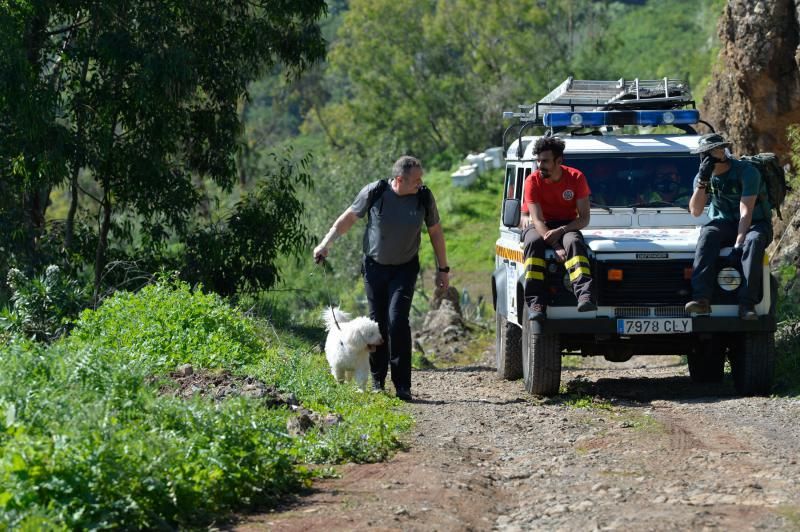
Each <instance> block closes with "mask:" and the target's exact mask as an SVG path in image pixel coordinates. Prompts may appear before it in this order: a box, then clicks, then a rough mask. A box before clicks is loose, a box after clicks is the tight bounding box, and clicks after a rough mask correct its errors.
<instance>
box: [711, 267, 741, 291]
mask: <svg viewBox="0 0 800 532" xmlns="http://www.w3.org/2000/svg"><path fill="white" fill-rule="evenodd" d="M717 283H718V284H719V287H720V288H722V289H723V290H725V291H726V292H733V291H734V290H736V289H737V288H739V285H741V284H742V276H741V274H740V273H739V270H737V269H736V268H731V267H727V268H722V269H721V270H720V271H719V273H718V274H717Z"/></svg>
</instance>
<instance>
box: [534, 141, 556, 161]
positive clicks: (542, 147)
mask: <svg viewBox="0 0 800 532" xmlns="http://www.w3.org/2000/svg"><path fill="white" fill-rule="evenodd" d="M543 151H551V152H553V159H558V158H559V157H561V156H562V155H564V141H563V140H561V139H560V138H558V137H539V139H538V140H537V141H536V144H534V145H533V153H534V154H536V155H539V154H540V153H542V152H543Z"/></svg>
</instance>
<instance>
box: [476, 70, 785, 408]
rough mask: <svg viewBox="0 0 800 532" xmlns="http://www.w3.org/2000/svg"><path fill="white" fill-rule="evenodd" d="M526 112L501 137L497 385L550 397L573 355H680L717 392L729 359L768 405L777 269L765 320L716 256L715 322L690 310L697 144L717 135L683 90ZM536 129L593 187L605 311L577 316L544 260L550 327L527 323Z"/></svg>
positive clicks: (657, 85) (557, 272)
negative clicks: (526, 236) (706, 133)
mask: <svg viewBox="0 0 800 532" xmlns="http://www.w3.org/2000/svg"><path fill="white" fill-rule="evenodd" d="M520 107H521V109H520V111H519V112H512V113H505V117H506V118H512V119H513V118H517V119H519V121H518V123H515V124H513V125H511V126H510V127H509V128H508V129H507V130H506V134H505V136H504V143H503V144H504V153H505V155H506V172H505V184H504V198H503V205H502V212H501V217H502V220H501V226H500V236H499V238H498V239H497V242H496V245H495V256H496V260H495V271H494V273H493V275H492V280H491V282H492V300H493V303H494V308H495V312H496V325H497V333H496V334H497V342H496V344H497V356H496V365H497V372H498V375H499V376H500V377H502V378H504V379H518V378H520V377H522V378H524V383H525V388H526V389H527V390H528V391H529V392H530V393H533V394H537V395H553V394H557V393H558V391H559V387H560V379H561V358H562V356H563V355H565V354H576V355H582V356H602V357H605V358H606V359H607V360H610V361H614V362H623V361H626V360H628V359H630V358H631V357H632V356H634V355H673V354H674V355H686V356H687V358H688V364H689V374H690V377H691V379H692V381H695V382H698V383H707V382H718V381H721V380H722V379H723V376H724V365H725V360H726V358H727V359H728V360H729V362H730V366H731V370H732V374H733V380H734V384H735V387H736V389H737V391H738V392H739V393H741V394H744V395H754V394H765V393H767V392H768V391H769V389H770V386H771V383H772V372H773V366H774V357H775V347H774V331H775V328H776V323H775V312H774V306H775V298H776V286H777V285H776V283H775V281H774V279H772V278H771V276H770V272H769V268H767V267H765V268H764V273H763V279H762V282H763V291H762V293H763V298H762V299H761V301H760V302H759V303H758V304H757V305H756V307H755V309H756V313H757V314H758V319H757V320H753V321H744V320H741V319H739V317H738V304H737V290H738V289H739V287H740V285H741V284H742V283H741V281H742V272H741V271H740V268H741V266H740V265H738V264H729V263H728V262H727V260H726V257H727V255H728V253H729V251H730V248H723V249H722V250H721V251H720V257H719V259H718V261H717V264H716V268H717V283H716V287H715V290H714V294H713V296H712V299H711V309H712V311H711V314H710V315H704V316H698V315H692V314H688V313H686V312H685V310H684V305H685V304H686V303H687V302H688V301H689V300H690V299H691V296H692V293H691V276H692V264H693V259H694V254H695V247H696V245H697V240H698V237H699V235H700V228H701V226H702V225H703V224H705V223H706V222H707V221H708V218H707V215H706V212H707V208H706V211H704V214H703V215H701V216H699V217H693V216H692V215H691V214H690V213H689V210H688V202H689V198H690V197H691V193H692V187H693V179H694V176H695V174H696V172H697V167H698V163H699V158H698V156H697V155H692V154H691V153H690V150H692V149H693V148H695V147H696V146H697V142H698V138H699V136H698V134H697V132H696V130H695V126H696V125H697V124H698V123H703V124H705V125H706V126H708V127H709V128H711V126H710V125H709V124H707V123H705V122H702V121H701V120H700V117H699V113H698V111H697V110H696V109H695V108H694V107H695V105H694V102H693V101H692V99H691V95H690V93H689V90H688V86H687V85H686V84H685V83H683V82H682V81H680V80H674V79H661V80H638V79H636V80H633V81H626V80H617V81H589V80H574V79H572V78H569V79H567V80H566V81H565V82H564V83H562V84H561V85H560V86H559V87H558V88H556V89H555V90H554V91H553V92H551V93H550V94H548V95H547V96H546V97H545V98H543V99H542V100H540V101H539V102H537V103H536V104H534V105H529V106H520ZM532 127H538V128H539V129H540V130H541V129H545V130H546V131H545V134H549V135H559V136H560V137H562V138H563V139H564V141H565V143H566V149H565V152H564V164H567V165H569V166H572V167H575V168H578V169H579V170H581V171H582V172H583V173H584V174H585V175H586V177H587V180H588V182H589V187H590V189H591V197H590V202H591V203H590V204H591V221H590V224H589V225H588V227H586V228H585V229H583V231H582V232H583V235H584V237H585V240H586V243H587V245H588V247H589V253H590V257H589V258H590V262H591V270H592V275H593V278H594V290H595V298H596V303H597V310H596V311H591V312H581V313H579V312H577V310H576V299H575V296H574V294H573V293H572V289H571V285H570V282H569V276H568V275H567V273H566V271H565V269H564V267H563V265H562V264H560V263H558V262H556V261H555V259H554V255H553V253H552V251H551V250H548V252H547V253H548V254H547V255H546V261H547V274H546V277H547V286H548V288H547V290H548V297H549V302H548V304H547V314H546V319H545V320H544V321H542V322H539V321H530V320H528V319H527V312H526V309H525V300H524V291H523V284H524V261H523V251H522V245H521V243H520V234H521V230H520V228H519V221H520V206H521V202H522V195H523V182H524V180H525V178H526V177H527V176H528V175H529V174H530V173H531V172H532V171H534V170H535V169H536V157H535V155H534V153H533V146H534V142H535V141H536V139H537V138H538V137H537V136H532V135H526V134H525V133H526V131H527V130H528V129H529V128H532ZM653 129H655V131H652V130H653ZM711 129H712V130H713V128H711ZM648 130H650V131H648ZM667 130H671V132H670V131H667ZM661 131H665V132H663V133H662V132H661ZM766 260H767V259H766V258H765V262H766Z"/></svg>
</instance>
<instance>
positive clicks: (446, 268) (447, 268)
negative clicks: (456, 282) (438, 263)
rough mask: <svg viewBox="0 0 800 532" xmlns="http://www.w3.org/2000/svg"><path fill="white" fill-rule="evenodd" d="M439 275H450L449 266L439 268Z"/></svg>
mask: <svg viewBox="0 0 800 532" xmlns="http://www.w3.org/2000/svg"><path fill="white" fill-rule="evenodd" d="M439 273H450V266H445V267H444V268H439Z"/></svg>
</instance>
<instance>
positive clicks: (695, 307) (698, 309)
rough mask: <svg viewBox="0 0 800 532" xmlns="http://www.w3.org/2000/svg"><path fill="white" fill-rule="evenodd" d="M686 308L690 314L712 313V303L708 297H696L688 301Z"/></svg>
mask: <svg viewBox="0 0 800 532" xmlns="http://www.w3.org/2000/svg"><path fill="white" fill-rule="evenodd" d="M684 310H685V311H686V312H688V313H690V314H691V313H695V314H711V304H710V303H709V302H708V299H696V300H694V301H689V302H688V303H686V306H685V307H684Z"/></svg>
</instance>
